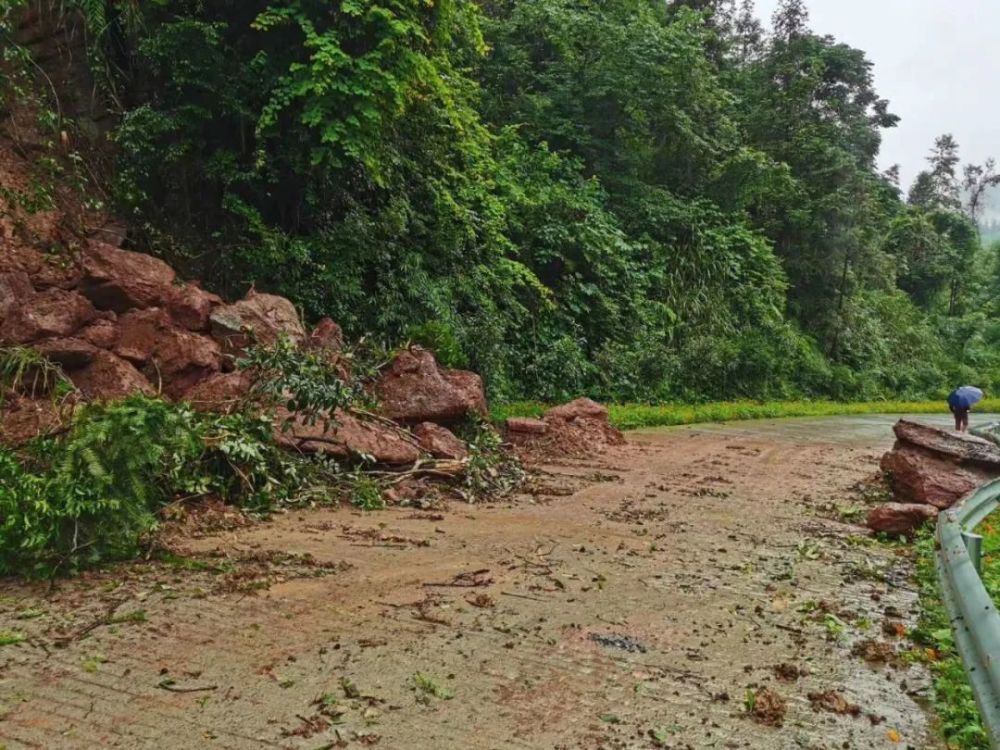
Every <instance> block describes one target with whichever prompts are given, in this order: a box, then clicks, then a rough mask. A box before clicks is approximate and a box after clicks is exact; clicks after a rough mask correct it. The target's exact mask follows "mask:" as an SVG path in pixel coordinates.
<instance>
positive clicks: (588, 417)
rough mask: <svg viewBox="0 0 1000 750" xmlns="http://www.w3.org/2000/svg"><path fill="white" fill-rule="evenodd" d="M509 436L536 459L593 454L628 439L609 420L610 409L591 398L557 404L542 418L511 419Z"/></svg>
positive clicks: (507, 429)
mask: <svg viewBox="0 0 1000 750" xmlns="http://www.w3.org/2000/svg"><path fill="white" fill-rule="evenodd" d="M506 438H507V441H508V442H510V443H512V444H513V445H516V446H517V447H518V449H519V451H520V452H521V454H522V455H523V456H525V457H526V458H529V459H531V460H535V461H544V460H547V459H550V458H563V457H584V456H589V455H593V454H595V453H601V452H602V451H604V450H605V449H607V448H608V446H612V445H621V444H622V443H624V442H625V436H624V435H622V434H621V432H619V431H618V430H616V429H615V428H614V427H612V426H611V423H610V422H609V421H608V410H607V409H606V408H605V407H604V406H602V405H601V404H599V403H597V402H596V401H591V400H590V399H589V398H579V399H576V400H575V401H570V402H569V403H568V404H562V405H561V406H556V407H553V408H552V409H549V410H548V411H547V412H545V415H544V419H541V420H539V419H525V418H511V419H508V420H507V423H506Z"/></svg>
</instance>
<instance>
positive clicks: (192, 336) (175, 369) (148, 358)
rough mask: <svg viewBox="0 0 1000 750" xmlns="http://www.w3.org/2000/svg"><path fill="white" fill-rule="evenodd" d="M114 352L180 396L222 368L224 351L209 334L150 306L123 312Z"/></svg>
mask: <svg viewBox="0 0 1000 750" xmlns="http://www.w3.org/2000/svg"><path fill="white" fill-rule="evenodd" d="M118 325H119V329H120V332H121V333H120V335H119V338H118V343H117V345H116V346H115V354H117V355H118V356H119V357H121V358H122V359H127V360H128V361H129V362H131V363H132V364H134V365H136V366H137V367H139V368H142V369H143V371H144V372H145V374H146V377H147V378H148V379H150V380H151V381H153V382H157V381H160V382H162V386H163V392H164V393H166V394H167V395H168V396H170V397H171V398H178V397H180V396H182V395H183V394H184V393H185V392H186V391H188V390H189V389H190V388H192V387H193V386H194V385H196V384H197V383H199V382H200V381H202V380H204V379H205V378H207V377H208V376H210V375H212V374H213V373H216V372H219V371H220V370H221V369H222V352H221V350H220V349H219V345H218V344H217V343H216V342H215V341H213V340H212V339H210V338H209V337H208V336H202V335H201V334H198V333H193V332H192V331H188V330H186V329H183V328H179V327H178V326H177V325H176V324H175V323H174V322H173V320H172V319H171V318H170V316H169V315H168V314H167V313H166V311H164V310H160V309H159V308H150V309H147V310H136V311H134V312H130V313H127V314H126V315H123V316H122V317H121V318H120V319H119V321H118Z"/></svg>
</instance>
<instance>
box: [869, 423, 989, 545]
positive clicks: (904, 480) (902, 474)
mask: <svg viewBox="0 0 1000 750" xmlns="http://www.w3.org/2000/svg"><path fill="white" fill-rule="evenodd" d="M893 431H894V432H895V433H896V444H895V446H894V447H893V449H892V450H891V451H889V452H888V453H886V454H885V455H884V456H883V457H882V462H881V467H882V471H883V472H885V474H886V475H887V476H888V477H889V481H890V484H891V486H892V492H893V499H894V500H895V502H892V503H887V504H885V505H880V506H878V507H876V508H873V509H872V510H871V512H870V513H869V514H868V526H869V528H871V529H873V530H874V531H881V532H886V533H890V534H909V533H911V532H912V531H913V530H914V529H916V528H917V527H919V526H920V525H922V524H923V523H925V522H926V521H928V520H933V519H934V518H936V517H937V515H938V513H939V512H940V511H942V510H946V509H947V508H950V507H951V506H952V505H954V504H955V503H956V502H958V500H960V499H961V498H962V497H964V496H965V495H967V494H968V493H970V492H972V490H974V489H975V488H976V487H978V486H979V485H980V484H982V483H983V482H986V481H988V480H990V479H994V478H996V477H1000V447H998V446H996V445H995V444H993V443H991V442H989V441H988V440H983V439H981V438H977V437H974V436H972V435H967V434H959V433H952V432H948V431H946V430H941V429H938V428H937V427H931V426H929V425H923V424H918V423H916V422H909V421H907V420H900V421H899V422H897V423H896V425H895V426H894V427H893Z"/></svg>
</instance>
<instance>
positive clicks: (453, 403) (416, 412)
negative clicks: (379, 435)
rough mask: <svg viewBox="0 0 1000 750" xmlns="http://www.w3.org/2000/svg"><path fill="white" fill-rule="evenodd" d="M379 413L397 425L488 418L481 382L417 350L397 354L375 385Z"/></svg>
mask: <svg viewBox="0 0 1000 750" xmlns="http://www.w3.org/2000/svg"><path fill="white" fill-rule="evenodd" d="M375 393H376V396H377V397H378V399H379V402H380V403H381V411H382V413H383V414H385V415H386V416H387V417H389V418H390V419H395V420H397V421H399V422H405V423H411V424H412V423H418V422H445V423H448V422H455V421H458V420H461V419H463V418H465V417H468V416H471V415H473V414H478V415H483V416H485V415H486V414H487V407H486V394H485V392H484V391H483V381H482V379H481V378H480V377H479V376H478V375H476V374H475V373H473V372H466V371H463V370H448V369H445V368H442V367H441V366H439V365H438V363H437V360H436V359H435V358H434V355H433V354H431V353H430V352H429V351H426V350H424V349H421V348H419V347H412V348H410V349H406V350H404V351H402V352H400V353H399V354H398V355H397V356H396V358H395V359H394V360H393V361H392V363H391V364H390V365H389V367H388V368H387V369H386V370H385V371H384V372H383V373H382V374H381V376H380V377H379V379H378V382H377V383H376V385H375Z"/></svg>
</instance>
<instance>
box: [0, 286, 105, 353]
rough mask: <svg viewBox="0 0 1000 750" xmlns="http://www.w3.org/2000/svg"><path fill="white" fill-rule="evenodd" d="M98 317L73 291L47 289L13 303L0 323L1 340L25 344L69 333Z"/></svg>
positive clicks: (2, 342) (69, 334)
mask: <svg viewBox="0 0 1000 750" xmlns="http://www.w3.org/2000/svg"><path fill="white" fill-rule="evenodd" d="M96 317H97V311H96V310H95V309H94V307H93V305H91V304H90V302H88V301H87V299H86V298H85V297H83V296H81V295H79V294H77V293H76V292H67V291H65V290H62V289H56V288H53V289H48V290H46V291H44V292H39V293H37V294H35V295H34V296H33V297H31V298H30V300H29V301H28V302H26V303H25V304H21V305H17V306H15V307H12V308H11V309H10V310H9V311H8V313H7V315H6V316H5V317H4V318H3V322H2V323H0V344H8V345H9V344H27V343H31V342H32V341H37V340H38V339H42V338H46V337H49V336H72V335H73V334H74V333H76V332H77V331H79V330H80V329H81V328H83V326H85V325H87V324H88V323H90V322H91V321H92V320H94V319H95V318H96Z"/></svg>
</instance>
